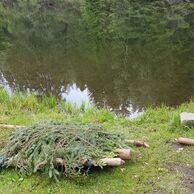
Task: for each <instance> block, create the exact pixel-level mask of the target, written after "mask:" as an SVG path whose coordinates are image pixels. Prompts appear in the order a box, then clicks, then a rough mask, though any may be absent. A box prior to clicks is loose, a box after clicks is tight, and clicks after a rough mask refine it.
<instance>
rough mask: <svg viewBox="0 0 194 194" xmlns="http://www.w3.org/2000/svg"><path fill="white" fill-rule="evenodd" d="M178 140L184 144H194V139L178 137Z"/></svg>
mask: <svg viewBox="0 0 194 194" xmlns="http://www.w3.org/2000/svg"><path fill="white" fill-rule="evenodd" d="M177 142H178V143H180V144H184V145H194V139H189V138H185V137H180V138H178V139H177Z"/></svg>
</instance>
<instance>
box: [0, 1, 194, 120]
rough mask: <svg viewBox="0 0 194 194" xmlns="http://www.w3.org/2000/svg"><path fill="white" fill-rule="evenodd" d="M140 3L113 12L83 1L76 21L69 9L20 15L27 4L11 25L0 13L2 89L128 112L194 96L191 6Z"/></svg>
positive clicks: (193, 17) (133, 114)
mask: <svg viewBox="0 0 194 194" xmlns="http://www.w3.org/2000/svg"><path fill="white" fill-rule="evenodd" d="M118 2H119V1H118ZM140 5H141V4H138V2H137V5H136V4H135V5H134V6H133V7H132V8H133V9H131V6H132V5H131V4H128V3H127V4H126V6H123V4H122V3H121V5H120V4H119V5H115V6H116V8H117V9H115V10H114V12H115V15H114V14H110V13H112V11H111V10H109V9H107V10H104V8H103V9H101V7H96V4H94V5H93V4H92V2H91V5H90V1H88V5H87V6H88V9H85V10H83V11H85V12H84V13H83V14H82V15H83V18H82V19H83V21H82V23H81V25H80V18H77V17H80V16H76V18H75V19H72V18H73V16H75V15H76V14H75V13H77V12H75V11H74V12H73V13H72V12H71V13H70V15H68V13H69V12H68V11H67V10H66V12H65V11H63V9H62V10H61V12H59V11H58V10H57V11H56V13H55V12H54V13H52V14H51V13H50V12H49V14H48V12H47V11H46V12H45V13H44V12H42V10H40V12H35V13H34V12H33V10H31V11H32V13H33V14H32V17H26V15H29V11H30V10H27V13H25V12H24V13H23V12H21V10H19V12H18V13H17V17H16V19H15V20H13V18H14V17H13V18H12V20H13V21H12V23H13V25H12V29H11V30H10V28H11V27H9V26H7V23H6V21H5V22H4V23H5V26H2V27H1V26H0V27H1V28H2V30H1V31H0V35H1V36H0V40H1V41H0V84H1V85H2V86H3V87H5V88H6V90H7V91H8V92H9V94H10V95H11V94H12V93H13V92H14V91H15V90H21V91H32V92H35V93H36V94H37V95H42V94H48V95H49V94H53V95H55V96H57V97H59V98H62V99H64V100H65V101H67V102H70V103H73V104H76V105H77V106H79V105H80V104H81V103H82V102H83V101H84V102H85V103H86V104H87V105H88V106H90V105H92V104H96V105H97V106H99V107H104V106H106V107H108V108H109V109H110V110H113V111H115V112H116V113H121V114H125V115H127V116H129V117H132V118H133V117H136V116H138V115H139V114H141V113H142V112H143V111H144V110H145V108H146V107H150V106H158V105H161V104H166V105H169V106H175V105H179V104H181V103H183V102H185V101H188V100H189V99H190V98H191V97H193V96H194V33H193V32H194V22H193V21H194V8H193V7H192V6H191V7H190V8H188V5H187V4H181V6H179V5H177V7H176V6H173V7H169V6H167V7H161V8H160V12H158V11H157V12H156V11H155V10H156V5H155V4H154V5H153V6H152V7H150V4H149V3H148V5H147V8H146V7H143V6H140ZM107 6H108V5H107ZM118 6H119V7H120V8H119V9H118ZM127 6H128V7H127ZM144 6H145V5H144ZM91 9H92V10H93V9H99V10H97V11H99V12H93V11H92V12H91ZM124 10H125V12H124ZM103 11H104V12H105V13H106V14H104V15H103V14H101V13H102V12H103ZM20 12H21V14H19V13H20ZM109 12H110V13H109ZM117 12H118V13H117ZM129 13H131V15H130V14H129ZM60 14H65V15H60ZM78 15H79V14H78ZM62 16H63V17H62ZM67 16H68V17H67ZM85 16H87V17H85ZM113 16H114V17H113ZM4 20H6V17H3V18H2V21H4ZM74 20H75V21H74ZM102 21H104V22H102ZM92 22H93V23H92ZM9 24H10V22H9ZM85 24H86V25H85ZM8 27H9V28H8ZM6 28H7V29H6ZM5 29H6V30H5ZM7 34H8V35H9V34H10V35H9V36H8V38H7ZM4 36H5V38H4ZM3 41H4V42H3ZM2 45H3V46H2Z"/></svg>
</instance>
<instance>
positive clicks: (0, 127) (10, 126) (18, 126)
mask: <svg viewBox="0 0 194 194" xmlns="http://www.w3.org/2000/svg"><path fill="white" fill-rule="evenodd" d="M21 127H24V126H20V125H6V124H0V129H16V128H21Z"/></svg>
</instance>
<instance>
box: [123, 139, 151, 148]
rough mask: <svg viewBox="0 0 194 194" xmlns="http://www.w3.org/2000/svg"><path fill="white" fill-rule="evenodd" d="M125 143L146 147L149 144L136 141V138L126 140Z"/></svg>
mask: <svg viewBox="0 0 194 194" xmlns="http://www.w3.org/2000/svg"><path fill="white" fill-rule="evenodd" d="M126 143H128V144H131V145H135V146H137V147H146V148H149V147H150V146H149V145H148V144H147V143H146V142H144V141H138V140H126Z"/></svg>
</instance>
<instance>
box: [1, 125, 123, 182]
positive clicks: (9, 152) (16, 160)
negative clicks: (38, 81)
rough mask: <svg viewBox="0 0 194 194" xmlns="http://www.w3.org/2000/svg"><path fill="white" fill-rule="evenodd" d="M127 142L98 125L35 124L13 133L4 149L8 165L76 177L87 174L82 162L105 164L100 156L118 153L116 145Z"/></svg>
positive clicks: (120, 146) (29, 172)
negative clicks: (89, 161) (90, 161)
mask: <svg viewBox="0 0 194 194" xmlns="http://www.w3.org/2000/svg"><path fill="white" fill-rule="evenodd" d="M124 142H125V141H124V136H122V135H121V134H118V133H108V132H107V131H106V130H104V129H103V128H101V127H100V126H96V125H81V124H80V125H78V124H66V123H63V122H54V121H49V122H48V121H47V122H41V123H36V124H34V125H32V126H28V127H24V128H20V129H18V130H16V131H15V132H14V133H13V134H12V135H11V137H10V140H9V143H8V144H7V146H6V148H5V156H6V157H7V158H8V160H7V162H6V166H8V167H10V166H11V167H15V168H16V169H17V170H19V171H20V172H22V173H26V174H28V175H29V174H32V173H36V172H37V171H42V172H45V173H47V174H48V175H49V177H50V178H55V179H58V177H68V178H72V177H77V176H78V175H80V174H84V165H83V164H81V161H83V160H84V159H85V160H92V161H95V165H98V166H101V167H102V166H103V164H102V163H101V162H100V159H102V158H106V157H114V156H116V153H115V150H116V149H117V148H123V147H126V145H125V143H124ZM57 161H59V162H60V165H59V162H58V163H57ZM61 161H62V162H61Z"/></svg>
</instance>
